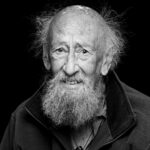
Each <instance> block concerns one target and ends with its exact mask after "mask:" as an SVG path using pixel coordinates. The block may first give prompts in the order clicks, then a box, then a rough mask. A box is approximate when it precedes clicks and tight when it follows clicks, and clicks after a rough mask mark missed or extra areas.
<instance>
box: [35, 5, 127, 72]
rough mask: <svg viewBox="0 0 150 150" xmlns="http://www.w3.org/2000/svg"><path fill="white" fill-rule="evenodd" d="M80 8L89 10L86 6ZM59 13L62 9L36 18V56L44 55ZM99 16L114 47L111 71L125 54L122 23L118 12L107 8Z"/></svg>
mask: <svg viewBox="0 0 150 150" xmlns="http://www.w3.org/2000/svg"><path fill="white" fill-rule="evenodd" d="M78 6H79V5H78ZM79 7H83V8H88V7H85V6H79ZM59 11H61V9H55V10H51V11H49V12H44V13H42V15H40V16H38V17H36V28H37V32H36V38H35V41H34V46H35V47H36V55H39V54H42V51H43V45H44V44H45V43H47V36H48V31H49V27H50V24H51V22H52V20H53V18H54V17H55V15H56V14H57V13H58V12H59ZM99 14H100V16H101V17H102V18H103V20H104V22H105V24H106V28H107V29H108V30H107V31H108V32H107V37H106V38H107V41H108V42H109V43H110V44H111V45H112V48H110V49H109V51H108V52H107V53H108V55H110V56H111V58H112V63H111V69H113V68H114V67H115V66H116V65H117V64H118V62H119V60H120V59H119V58H120V54H121V53H123V47H124V43H125V38H124V37H123V30H121V28H120V22H119V21H118V18H119V17H120V16H119V15H118V14H117V13H116V11H114V10H112V9H110V8H107V7H103V8H102V9H101V11H100V12H99Z"/></svg>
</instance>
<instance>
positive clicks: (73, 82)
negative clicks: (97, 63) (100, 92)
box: [61, 79, 83, 85]
mask: <svg viewBox="0 0 150 150" xmlns="http://www.w3.org/2000/svg"><path fill="white" fill-rule="evenodd" d="M61 82H63V83H65V84H69V85H75V84H81V83H83V80H76V79H63V80H61Z"/></svg>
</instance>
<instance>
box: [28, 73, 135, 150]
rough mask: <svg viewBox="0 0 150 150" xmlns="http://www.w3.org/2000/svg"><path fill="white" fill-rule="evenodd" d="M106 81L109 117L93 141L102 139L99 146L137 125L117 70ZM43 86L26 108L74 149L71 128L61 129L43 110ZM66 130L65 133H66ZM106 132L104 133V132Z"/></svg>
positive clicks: (67, 145) (67, 147) (61, 140)
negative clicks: (53, 124) (51, 121)
mask: <svg viewBox="0 0 150 150" xmlns="http://www.w3.org/2000/svg"><path fill="white" fill-rule="evenodd" d="M105 83H106V105H107V119H106V121H105V122H104V123H103V125H102V127H101V128H100V129H99V130H98V133H97V135H96V137H95V138H94V140H93V141H92V142H91V145H90V146H92V145H93V144H95V145H96V141H97V140H99V141H100V139H101V142H98V143H97V147H98V146H100V145H101V146H102V145H105V144H107V143H110V142H113V141H115V139H118V138H119V137H120V136H122V135H123V134H124V133H126V132H127V131H128V130H129V129H130V128H132V127H133V126H134V125H135V122H136V119H135V114H134V112H133V110H132V107H131V104H130V102H129V99H128V97H127V95H126V93H125V91H124V89H123V86H122V85H121V81H120V80H119V79H118V77H117V75H116V73H115V72H110V73H109V74H108V75H107V77H106V78H105ZM42 90H43V85H42V86H41V88H40V89H39V90H38V91H37V92H36V93H35V94H34V95H33V96H32V97H31V98H30V99H29V100H28V101H27V103H26V105H25V108H26V111H27V112H28V113H29V114H30V115H31V116H32V117H33V118H34V119H35V120H36V121H37V122H38V123H40V124H41V125H42V126H43V127H45V128H46V129H48V130H50V131H51V133H52V134H53V135H54V136H56V138H58V140H59V141H60V142H61V143H62V144H63V145H64V147H65V148H66V149H68V150H70V149H72V146H71V142H68V141H70V139H69V137H68V136H67V135H66V134H69V133H67V132H69V130H65V129H63V130H61V129H60V128H56V127H54V126H52V124H51V123H50V121H49V120H48V119H47V117H46V116H44V115H43V112H42V105H41V104H42V101H41V93H42ZM64 132H65V134H64ZM103 132H104V133H103Z"/></svg>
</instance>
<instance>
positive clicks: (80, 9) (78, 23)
mask: <svg viewBox="0 0 150 150" xmlns="http://www.w3.org/2000/svg"><path fill="white" fill-rule="evenodd" d="M104 28H105V23H104V20H103V18H102V17H101V16H100V14H99V13H97V12H96V11H94V10H93V9H91V8H88V7H84V6H72V7H67V8H65V9H63V10H62V11H60V12H59V13H58V14H56V16H55V17H54V19H53V22H52V24H51V31H52V32H53V33H54V32H57V33H59V34H61V33H62V34H64V33H68V32H69V33H71V32H73V33H74V32H76V33H78V34H81V35H83V34H87V35H88V34H90V35H91V34H92V33H93V34H94V35H95V36H96V35H97V34H99V36H100V35H103V34H104Z"/></svg>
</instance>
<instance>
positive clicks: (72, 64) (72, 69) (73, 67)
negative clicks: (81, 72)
mask: <svg viewBox="0 0 150 150" xmlns="http://www.w3.org/2000/svg"><path fill="white" fill-rule="evenodd" d="M63 70H64V72H65V73H66V74H67V75H68V76H72V75H74V74H76V73H77V72H78V66H77V64H76V60H75V56H73V55H69V56H68V58H67V60H66V63H65V64H64V67H63Z"/></svg>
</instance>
